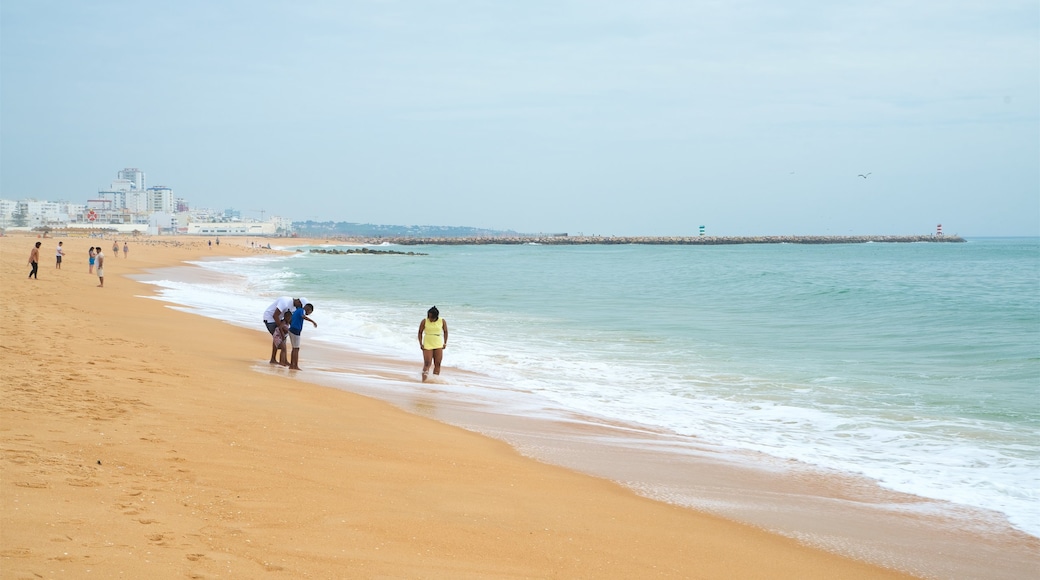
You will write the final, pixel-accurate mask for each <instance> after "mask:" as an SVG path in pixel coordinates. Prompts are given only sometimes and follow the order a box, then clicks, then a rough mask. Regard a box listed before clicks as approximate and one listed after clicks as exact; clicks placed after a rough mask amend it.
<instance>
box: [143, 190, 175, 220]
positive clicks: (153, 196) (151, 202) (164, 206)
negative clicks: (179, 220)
mask: <svg viewBox="0 0 1040 580" xmlns="http://www.w3.org/2000/svg"><path fill="white" fill-rule="evenodd" d="M175 201H176V200H175V199H174V197H173V190H172V189H170V188H169V187H166V186H165V185H157V186H155V187H149V188H148V211H149V212H162V213H171V214H172V213H174V211H173V210H174V209H176V207H177V206H176V205H174V202H175Z"/></svg>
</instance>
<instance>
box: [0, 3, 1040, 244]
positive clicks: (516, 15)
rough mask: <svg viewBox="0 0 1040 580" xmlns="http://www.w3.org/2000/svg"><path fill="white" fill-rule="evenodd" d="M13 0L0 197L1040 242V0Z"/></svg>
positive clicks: (430, 219)
mask: <svg viewBox="0 0 1040 580" xmlns="http://www.w3.org/2000/svg"><path fill="white" fill-rule="evenodd" d="M127 14H133V17H134V26H127V27H115V28H113V27H112V26H111V23H112V22H119V21H120V19H121V18H124V17H125V16H126V15H127ZM0 16H2V18H0V29H2V30H0V32H2V34H0V53H2V54H3V58H2V59H0V75H2V76H3V78H4V83H3V84H2V85H0V91H2V95H0V96H2V98H0V119H2V123H3V127H4V130H3V132H2V134H0V155H2V158H3V171H2V173H0V197H3V198H28V197H34V198H40V199H53V198H61V197H67V196H68V195H70V192H75V191H83V190H84V186H86V187H87V188H90V187H93V186H94V185H95V180H96V179H97V176H99V175H108V173H109V171H110V168H111V167H131V168H132V167H140V168H144V169H145V170H146V171H147V172H148V173H149V174H153V175H161V176H162V179H161V180H160V181H162V182H164V183H168V184H172V186H173V187H174V188H175V191H176V192H177V195H178V196H182V197H184V198H185V199H190V200H192V201H193V203H194V204H196V205H199V206H207V207H217V208H220V207H224V208H231V207H233V208H238V209H240V210H241V211H242V214H243V216H249V217H259V216H261V215H268V216H269V215H284V216H285V217H287V218H289V219H292V220H296V221H306V220H319V219H320V220H324V219H329V220H333V221H337V220H342V221H350V222H357V223H377V224H379V223H381V224H401V225H413V224H420V225H421V224H430V225H445V226H456V225H458V226H471V227H478V228H487V229H495V230H514V231H526V232H531V231H533V232H539V231H559V232H564V231H566V232H584V233H586V234H598V235H689V234H695V233H697V231H698V226H700V225H705V226H706V227H707V228H708V231H709V232H710V233H713V234H716V235H770V234H819V235H827V234H834V235H846V234H869V235H885V234H897V235H899V234H911V233H925V232H929V231H932V230H933V229H934V227H935V224H937V223H942V224H944V228H945V229H946V230H947V231H949V232H950V233H959V234H961V235H968V236H990V235H1040V51H1038V50H1037V46H1038V45H1040V9H1038V7H1037V6H1036V4H1035V2H1033V1H1018V0H996V1H990V2H982V1H975V0H957V1H955V2H953V3H952V4H951V3H949V2H938V1H937V0H926V1H923V2H918V3H913V4H912V5H908V4H906V3H902V2H893V1H887V0H882V1H881V2H870V3H867V2H852V3H839V4H833V3H827V2H823V1H816V0H812V1H809V0H804V1H803V0H795V1H793V2H788V3H785V4H784V5H782V6H778V5H775V4H773V3H769V2H765V1H764V0H750V1H749V2H746V3H742V4H739V5H737V4H726V3H722V4H719V3H709V2H699V1H692V2H679V1H670V0H662V1H660V2H653V3H649V4H646V3H640V4H635V3H627V2H617V1H608V2H585V1H565V2H557V3H549V2H541V3H539V2H536V3H534V4H530V3H528V4H524V5H520V6H505V5H497V4H490V5H487V4H480V3H467V2H462V3H443V2H432V3H413V2H396V3H384V2H368V1H350V2H342V3H341V2H330V1H324V0H314V1H311V2H307V3H304V4H296V3H293V4H289V3H284V2H276V1H260V2H254V3H249V4H245V3H241V2H228V3H219V4H217V5H212V4H210V3H203V2H198V1H193V0H189V1H187V2H184V3H177V4H176V5H148V4H140V3H130V2H126V1H124V0H113V1H112V2H106V3H104V4H95V3H89V4H83V3H78V2H64V1H56V2H51V3H11V2H7V3H3V4H2V5H0ZM867 174H869V178H861V177H859V176H860V175H867ZM87 190H88V191H89V189H87Z"/></svg>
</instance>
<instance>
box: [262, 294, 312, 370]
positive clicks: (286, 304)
mask: <svg viewBox="0 0 1040 580" xmlns="http://www.w3.org/2000/svg"><path fill="white" fill-rule="evenodd" d="M306 303H307V299H306V298H293V297H291V296H282V297H281V298H279V299H278V300H275V301H274V302H272V303H271V305H270V306H268V307H267V310H264V326H266V327H267V332H269V333H271V336H274V331H275V330H277V329H278V324H279V322H280V321H281V320H282V318H283V317H284V316H285V313H286V312H292V311H293V310H296V309H297V308H303V305H304V304H306ZM277 355H278V349H277V348H275V346H274V344H273V343H272V344H271V361H270V363H271V364H273V365H276V364H281V365H283V366H284V365H287V364H289V362H288V361H287V360H286V353H285V352H282V357H281V361H279V360H277V359H276V357H277Z"/></svg>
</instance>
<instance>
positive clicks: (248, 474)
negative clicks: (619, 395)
mask: <svg viewBox="0 0 1040 580" xmlns="http://www.w3.org/2000/svg"><path fill="white" fill-rule="evenodd" d="M60 240H61V241H62V242H63V243H64V248H65V252H66V258H65V261H64V264H63V268H62V269H61V270H56V269H55V268H54V261H53V255H54V247H55V246H56V245H57V242H58V241H59V240H57V239H52V238H47V239H38V238H36V237H34V236H32V237H31V236H18V235H13V236H7V237H2V238H0V258H2V259H0V262H2V263H0V273H2V278H3V285H4V294H5V297H7V298H8V299H9V300H10V301H12V302H13V305H14V308H13V309H12V311H11V317H10V318H9V320H8V330H7V332H5V333H4V334H5V339H4V340H3V342H2V344H3V348H2V351H0V352H3V362H4V367H5V369H6V373H7V376H6V377H5V378H4V380H3V381H2V393H3V398H2V400H3V405H2V409H0V433H2V442H3V449H2V457H0V514H2V528H0V576H2V577H3V578H32V577H50V576H58V575H64V576H68V577H86V576H92V577H116V576H123V577H143V576H145V575H152V576H155V577H160V578H162V577H174V576H188V577H194V578H249V577H256V576H258V575H261V574H266V575H268V576H270V575H273V576H272V577H286V578H290V577H291V578H296V577H317V578H354V577H356V578H379V577H388V578H414V577H422V578H646V577H662V578H887V577H892V578H896V577H910V576H906V575H905V574H903V573H901V572H898V571H894V570H890V569H886V568H882V567H879V566H877V565H873V564H868V563H865V562H862V561H858V560H855V559H851V558H847V557H843V556H839V555H836V554H833V553H830V552H827V551H823V550H821V549H817V548H814V547H810V546H807V545H804V544H802V543H799V542H798V541H796V540H794V539H792V538H789V537H783V536H781V535H778V534H774V533H769V532H767V531H764V530H762V529H760V528H757V527H753V526H750V525H747V524H742V523H737V522H734V521H730V520H727V519H724V518H721V517H718V516H715V515H711V514H707V513H702V512H699V511H695V510H692V509H688V508H684V507H680V506H676V505H671V504H669V503H664V502H660V501H654V500H652V499H648V498H645V497H641V496H639V495H637V494H636V493H635V492H634V491H632V490H630V489H627V488H625V487H622V486H620V485H619V484H616V483H614V482H612V481H609V480H608V479H603V478H597V477H593V476H591V475H587V474H584V473H579V472H577V471H574V470H570V469H566V468H563V467H559V466H555V465H549V464H547V463H544V462H539V461H536V460H535V459H532V458H529V457H525V456H523V455H521V454H520V453H519V452H517V451H516V450H515V449H514V448H512V447H510V446H509V445H507V444H506V443H503V442H502V441H499V440H496V439H492V438H489V437H486V436H484V435H481V434H478V433H475V432H472V431H467V430H464V429H461V428H459V427H455V426H452V425H450V424H448V423H446V422H444V421H438V420H436V417H438V416H440V415H444V414H450V410H448V411H443V412H440V413H438V412H431V411H430V410H429V409H425V410H424V409H415V410H414V411H415V412H406V411H405V410H403V409H401V408H399V407H397V406H394V405H392V404H390V403H388V402H384V401H379V400H376V399H373V398H368V397H364V396H360V395H357V394H353V393H349V392H346V391H344V390H342V389H336V388H330V387H328V386H324V385H321V384H317V383H318V382H320V381H317V380H316V377H315V378H311V377H308V372H307V370H306V369H307V364H306V363H307V360H308V358H307V357H308V354H307V349H306V347H305V348H304V353H305V354H304V358H303V360H304V362H303V367H304V369H305V370H304V371H302V372H299V373H289V372H288V371H284V370H282V369H280V368H272V367H270V365H268V364H267V356H266V355H267V354H268V352H269V347H268V344H269V337H268V335H267V334H266V333H265V332H264V331H263V329H262V327H261V325H260V322H259V318H260V313H259V312H258V313H257V325H256V329H254V330H251V329H246V328H242V327H239V326H234V325H231V324H226V323H223V322H220V321H218V320H214V319H211V318H205V317H203V316H197V315H194V314H192V313H191V312H182V311H181V310H179V309H174V308H170V307H169V305H167V304H165V303H163V302H160V301H157V300H151V299H148V298H147V296H148V295H150V294H151V292H152V288H151V287H150V286H148V285H145V284H142V283H139V282H137V281H134V279H133V278H132V276H136V275H139V274H141V273H143V272H146V271H149V270H154V269H159V268H168V267H174V266H178V265H181V264H182V263H183V262H185V261H187V260H197V259H200V258H206V257H210V256H212V257H244V256H250V255H263V254H265V253H268V252H272V250H264V249H261V248H259V247H254V246H252V245H251V244H250V243H249V241H248V240H239V239H227V238H225V239H223V240H222V243H221V244H219V245H216V246H210V245H209V244H208V243H207V242H208V240H206V239H204V238H190V237H177V238H147V239H141V240H136V239H131V240H130V242H129V245H130V253H129V258H124V257H123V256H122V255H120V256H119V257H118V258H116V257H113V256H110V255H108V254H107V253H106V256H107V257H106V264H105V270H106V280H105V285H104V288H99V287H97V286H98V284H97V278H96V276H94V275H92V274H89V273H88V272H87V263H86V262H87V259H86V256H87V248H88V247H89V246H90V245H100V246H102V247H103V248H106V249H107V248H109V247H110V246H111V243H112V241H111V239H106V240H95V239H87V238H60ZM36 241H42V242H43V244H42V247H41V256H42V261H41V264H40V273H39V279H38V280H28V279H26V278H25V276H26V274H27V273H28V270H29V268H28V266H27V265H26V258H27V256H28V254H29V250H30V248H31V247H32V245H33V243H35V242H36ZM283 242H284V243H292V244H302V243H305V242H306V240H292V241H290V242H285V241H283ZM318 320H319V324H320V323H321V322H320V320H321V319H320V318H319V319H318ZM305 335H306V333H305ZM305 344H308V343H305ZM362 360H363V357H358V361H362ZM341 364H344V365H348V364H351V363H350V362H343V363H341ZM485 420H487V419H486V418H485ZM492 422H493V421H492ZM509 428H510V426H509V425H508V421H507V419H505V418H503V419H502V423H501V424H499V425H497V426H496V425H493V424H492V425H489V426H488V428H487V431H496V430H499V431H508V430H509ZM547 435H549V436H551V433H547ZM633 459H634V460H635V458H633ZM636 463H638V462H636V461H633V464H636ZM592 471H594V470H592ZM749 477H750V476H749ZM756 477H761V475H760V474H759V475H757V476H756ZM794 483H797V482H794ZM769 485H770V483H769V482H764V483H762V484H761V487H763V488H768V487H769ZM775 485H776V487H778V488H782V487H784V486H788V485H792V482H790V481H784V482H776V484H775ZM847 492H848V490H838V491H834V492H833V493H834V494H835V495H836V496H837V495H840V494H842V493H847ZM779 507H780V506H778V508H779ZM926 533H927V530H922V531H921V534H922V535H924V534H926ZM908 541H910V542H912V541H913V538H908ZM1023 541H1026V542H1032V540H1023ZM1034 545H1035V542H1034ZM850 551H851V552H855V550H854V549H853V550H850ZM981 576H984V575H981Z"/></svg>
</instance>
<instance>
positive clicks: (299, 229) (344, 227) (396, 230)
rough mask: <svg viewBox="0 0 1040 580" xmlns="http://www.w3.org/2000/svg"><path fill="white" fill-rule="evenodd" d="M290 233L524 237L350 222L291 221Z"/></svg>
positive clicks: (477, 230) (467, 229) (510, 233)
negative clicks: (291, 228) (291, 231)
mask: <svg viewBox="0 0 1040 580" xmlns="http://www.w3.org/2000/svg"><path fill="white" fill-rule="evenodd" d="M293 230H294V231H296V233H297V234H299V235H301V236H304V237H322V236H345V237H358V238H469V237H497V236H523V235H524V234H520V233H517V232H514V231H512V230H506V231H501V230H488V229H483V228H471V227H464V226H389V225H380V224H357V223H352V222H316V221H311V220H307V221H305V222H293Z"/></svg>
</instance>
